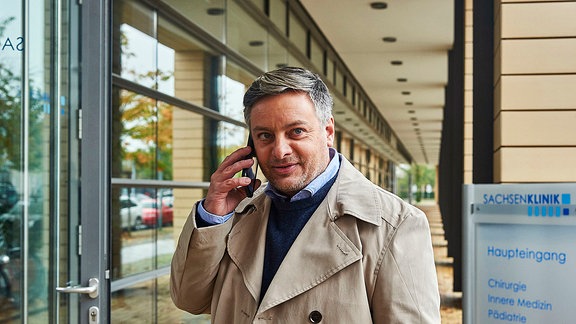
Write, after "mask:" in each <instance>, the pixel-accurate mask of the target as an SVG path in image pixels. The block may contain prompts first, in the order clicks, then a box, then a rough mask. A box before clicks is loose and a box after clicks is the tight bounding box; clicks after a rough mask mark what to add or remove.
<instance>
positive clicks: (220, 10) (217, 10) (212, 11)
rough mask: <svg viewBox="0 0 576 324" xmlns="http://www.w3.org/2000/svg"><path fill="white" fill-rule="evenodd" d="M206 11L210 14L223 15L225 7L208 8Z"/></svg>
mask: <svg viewBox="0 0 576 324" xmlns="http://www.w3.org/2000/svg"><path fill="white" fill-rule="evenodd" d="M206 12H207V13H208V14H209V15H210V16H221V15H223V14H224V8H208V10H206Z"/></svg>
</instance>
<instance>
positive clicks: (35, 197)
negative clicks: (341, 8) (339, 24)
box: [0, 0, 394, 323]
mask: <svg viewBox="0 0 576 324" xmlns="http://www.w3.org/2000/svg"><path fill="white" fill-rule="evenodd" d="M111 6H112V7H111V8H110V9H112V10H106V9H104V10H102V12H106V13H107V14H109V15H110V16H109V17H104V18H107V19H108V20H106V19H105V21H109V22H110V23H109V24H110V26H109V27H110V29H111V30H110V31H111V33H110V34H111V38H110V44H109V48H110V53H111V57H110V62H109V63H110V73H111V75H110V76H109V78H110V80H108V79H106V80H105V81H106V84H110V89H109V96H110V98H109V104H108V105H107V107H106V109H107V111H106V113H107V116H109V119H108V122H105V123H104V122H103V124H102V125H100V126H102V129H104V130H105V132H106V133H105V135H106V136H104V138H106V139H107V141H109V143H107V144H108V147H109V152H108V156H102V157H101V158H102V159H105V160H106V161H108V163H109V174H107V175H106V176H107V177H108V178H107V179H104V180H103V183H109V186H110V188H109V191H108V192H109V197H97V198H98V199H96V200H97V201H104V202H105V203H104V205H105V206H109V207H108V208H107V211H106V213H107V217H106V219H103V220H102V223H103V224H104V227H103V228H104V231H105V233H104V235H103V237H105V238H106V239H107V242H105V243H104V244H103V246H102V247H98V248H101V249H103V250H105V252H104V255H106V258H107V259H106V261H105V262H106V269H107V270H106V278H107V279H108V280H110V291H109V293H106V294H104V296H99V297H98V298H104V299H105V303H108V305H109V307H110V316H111V317H110V318H109V319H108V318H105V317H102V316H107V314H105V313H104V314H101V321H103V320H104V321H110V322H113V323H116V322H118V323H122V322H133V321H138V322H146V323H181V322H185V323H209V321H210V319H209V317H208V316H193V315H190V314H187V313H185V312H183V311H180V310H177V309H176V308H175V307H174V306H173V305H172V302H171V300H170V296H169V288H168V286H169V266H170V260H171V256H172V253H173V251H174V247H175V244H176V240H177V238H178V236H179V233H180V230H181V228H182V226H183V224H184V222H185V220H186V217H187V216H188V214H189V212H190V208H191V207H192V206H193V204H194V203H195V202H196V201H198V200H199V199H201V198H202V197H203V195H204V194H205V190H206V188H207V186H208V181H209V178H210V174H211V173H212V172H213V171H214V170H215V169H216V167H217V166H218V165H219V163H220V162H221V161H222V160H223V159H224V157H225V156H226V155H228V154H229V153H230V152H232V151H233V150H235V149H237V148H239V147H241V146H244V145H245V141H246V136H247V131H246V128H245V125H244V121H243V112H242V111H243V107H242V97H243V94H244V92H245V90H246V89H247V87H248V86H249V85H250V84H251V82H252V80H253V79H254V78H255V76H256V75H258V74H260V73H262V72H263V71H267V70H271V69H275V68H277V67H281V66H286V65H300V66H304V67H307V68H309V69H312V70H314V71H316V72H317V73H319V74H321V75H324V76H325V80H326V82H327V84H328V85H329V87H330V88H331V90H332V91H333V92H334V95H335V118H336V127H337V134H338V136H337V138H338V141H337V144H336V145H337V147H336V148H337V149H338V150H339V151H340V152H342V153H343V154H344V155H346V156H347V157H348V158H349V159H351V160H352V162H353V163H354V164H355V165H356V166H357V167H358V168H359V169H360V170H361V171H362V173H364V174H365V175H366V176H367V177H368V178H370V179H371V180H372V181H373V182H375V183H377V184H379V185H381V186H382V187H385V188H388V189H390V188H391V187H392V186H393V179H392V175H393V174H394V172H393V169H394V165H393V163H392V162H391V161H390V160H389V159H387V157H386V156H385V155H384V154H383V153H382V152H380V151H379V150H378V149H377V148H375V147H370V146H368V145H367V144H364V143H362V141H361V140H360V139H358V138H356V135H355V134H352V133H351V132H350V131H348V130H347V127H346V125H347V123H349V122H352V121H351V120H348V119H346V118H345V117H342V118H341V117H340V116H344V113H343V112H344V111H345V110H348V111H354V112H355V114H356V115H357V117H356V118H355V119H354V121H353V123H365V125H366V128H367V129H371V130H372V132H373V133H374V134H376V135H378V134H381V136H382V137H383V138H385V136H384V135H385V134H387V132H390V128H389V127H388V126H387V124H386V122H385V120H384V119H383V118H382V117H381V116H380V115H379V114H378V113H377V112H376V111H375V108H374V107H372V106H371V104H370V102H369V100H368V99H367V98H364V96H363V92H362V91H361V90H360V89H361V87H360V86H359V85H358V84H356V82H355V80H354V78H353V76H351V75H349V73H348V72H347V71H346V70H343V69H341V68H340V66H343V65H342V64H340V63H339V61H338V60H337V59H336V57H337V55H336V54H335V53H333V52H331V49H330V48H329V47H328V46H327V45H325V44H326V41H325V40H323V39H321V34H320V33H319V31H316V30H314V31H313V32H312V30H311V29H312V28H315V27H314V25H313V24H310V23H308V21H309V19H308V18H306V17H304V16H302V14H301V13H300V12H302V11H301V10H294V8H291V7H289V6H288V5H287V3H286V2H285V1H283V0H270V1H250V2H246V1H233V0H226V1H225V0H220V1H216V0H215V1H205V0H202V1H196V0H192V1H189V0H186V1H179V0H165V1H157V2H155V4H154V5H151V4H150V2H148V1H137V0H114V1H111ZM104 15H106V14H104ZM84 19H86V18H84ZM81 20H82V19H81V15H80V14H79V7H78V5H77V3H76V2H75V1H71V2H67V1H61V2H58V1H56V2H50V1H46V2H39V3H37V2H34V3H33V5H32V1H29V0H23V1H21V2H17V3H16V4H14V5H10V6H7V7H6V8H5V9H4V10H3V12H2V14H0V42H1V46H0V55H1V60H0V100H1V101H0V142H1V146H0V214H1V215H0V322H2V323H28V322H31V323H48V322H53V323H58V322H62V323H68V322H77V321H78V319H82V318H84V317H83V315H82V313H81V311H79V310H78V307H77V305H78V304H79V303H81V302H83V300H84V298H83V297H78V296H77V295H64V294H59V293H57V292H56V287H63V286H70V285H72V286H74V285H79V284H82V282H80V281H81V280H80V278H81V277H82V276H81V272H82V270H81V268H82V267H80V263H81V262H83V261H82V260H83V259H82V258H85V257H86V255H85V253H84V254H83V251H85V250H83V249H84V248H86V247H85V246H81V242H85V241H83V240H81V239H80V237H81V235H86V234H82V233H86V232H87V231H93V230H94V229H91V228H90V229H87V228H85V227H82V225H83V224H81V220H82V218H81V217H80V215H82V214H83V213H84V212H85V211H84V210H81V208H80V206H81V202H80V195H79V193H78V191H82V189H83V186H82V179H80V175H81V174H84V173H81V171H82V172H90V170H88V171H87V170H86V168H87V166H82V165H80V164H81V161H82V159H81V156H82V152H81V150H80V147H81V145H80V143H81V142H82V141H86V140H87V139H86V136H87V135H86V134H85V133H83V132H82V129H81V125H83V124H84V125H85V124H86V123H89V122H90V121H86V120H82V112H81V109H80V108H81V106H82V103H81V102H80V99H79V98H81V96H82V94H83V93H84V92H88V94H89V92H90V91H91V90H90V89H82V88H81V84H80V81H79V80H80V76H81V71H82V70H83V69H81V68H80V67H81V64H85V63H84V62H83V61H82V58H81V55H82V53H81V51H80V50H79V49H80V47H81V46H80V44H81V43H82V42H83V41H88V40H83V39H81V35H80V34H79V33H78V30H79V28H78V26H79V25H80V23H81ZM103 75H108V74H103ZM83 77H84V78H86V77H87V76H86V75H84V76H83ZM88 77H94V78H100V79H102V78H105V77H103V76H99V75H94V76H88ZM106 78H107V77H106ZM84 95H85V94H84ZM360 103H361V104H360ZM358 107H362V109H359V108H358ZM84 109H87V108H84ZM339 112H340V113H339ZM358 116H359V117H358ZM84 181H86V180H84ZM22 224H27V226H22ZM82 244H86V243H82ZM94 244H99V243H94Z"/></svg>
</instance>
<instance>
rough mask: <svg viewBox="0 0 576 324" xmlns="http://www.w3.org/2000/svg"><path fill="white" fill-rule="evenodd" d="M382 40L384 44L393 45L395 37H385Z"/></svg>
mask: <svg viewBox="0 0 576 324" xmlns="http://www.w3.org/2000/svg"><path fill="white" fill-rule="evenodd" d="M382 40H383V41H385V42H386V43H395V42H396V37H392V36H387V37H383V38H382Z"/></svg>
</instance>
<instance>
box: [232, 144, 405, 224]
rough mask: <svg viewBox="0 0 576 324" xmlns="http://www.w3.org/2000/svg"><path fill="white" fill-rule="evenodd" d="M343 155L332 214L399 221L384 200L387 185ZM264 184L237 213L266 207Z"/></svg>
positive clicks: (333, 191) (330, 195)
mask: <svg viewBox="0 0 576 324" xmlns="http://www.w3.org/2000/svg"><path fill="white" fill-rule="evenodd" d="M338 155H339V157H340V170H339V172H338V178H336V182H335V183H334V185H332V188H331V189H330V191H329V192H328V195H327V196H326V199H325V200H327V201H328V202H329V204H328V216H329V217H330V218H331V219H332V220H336V219H338V218H339V217H341V216H344V215H350V216H354V217H356V218H358V219H360V220H362V221H365V222H367V223H370V224H373V225H377V226H380V225H382V221H383V220H385V221H386V222H388V223H391V224H395V223H397V221H398V217H397V215H396V214H397V213H394V212H393V210H392V209H391V208H390V206H388V205H385V204H383V202H382V198H381V196H382V192H383V191H384V190H383V189H381V188H379V187H377V186H375V185H374V184H373V183H372V182H370V180H368V179H366V177H365V176H364V175H363V174H362V173H360V171H358V170H356V168H354V166H353V165H352V164H351V163H350V162H349V161H348V160H347V159H346V158H345V157H344V156H343V155H342V154H338ZM264 187H265V185H264V184H263V185H262V186H260V188H259V190H257V191H256V192H255V194H254V198H252V199H244V200H243V201H242V202H241V203H240V204H239V205H238V207H236V213H245V212H246V211H247V210H248V209H249V208H257V209H260V208H262V207H263V206H262V203H263V202H264V201H265V200H267V199H265V198H264V196H265V195H264V190H263V189H262V188H264Z"/></svg>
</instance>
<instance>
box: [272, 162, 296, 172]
mask: <svg viewBox="0 0 576 324" xmlns="http://www.w3.org/2000/svg"><path fill="white" fill-rule="evenodd" d="M297 166H298V164H296V163H288V164H279V165H273V166H272V170H274V172H276V173H278V174H281V175H287V174H291V173H292V172H293V171H294V170H295V169H296V167H297Z"/></svg>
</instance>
